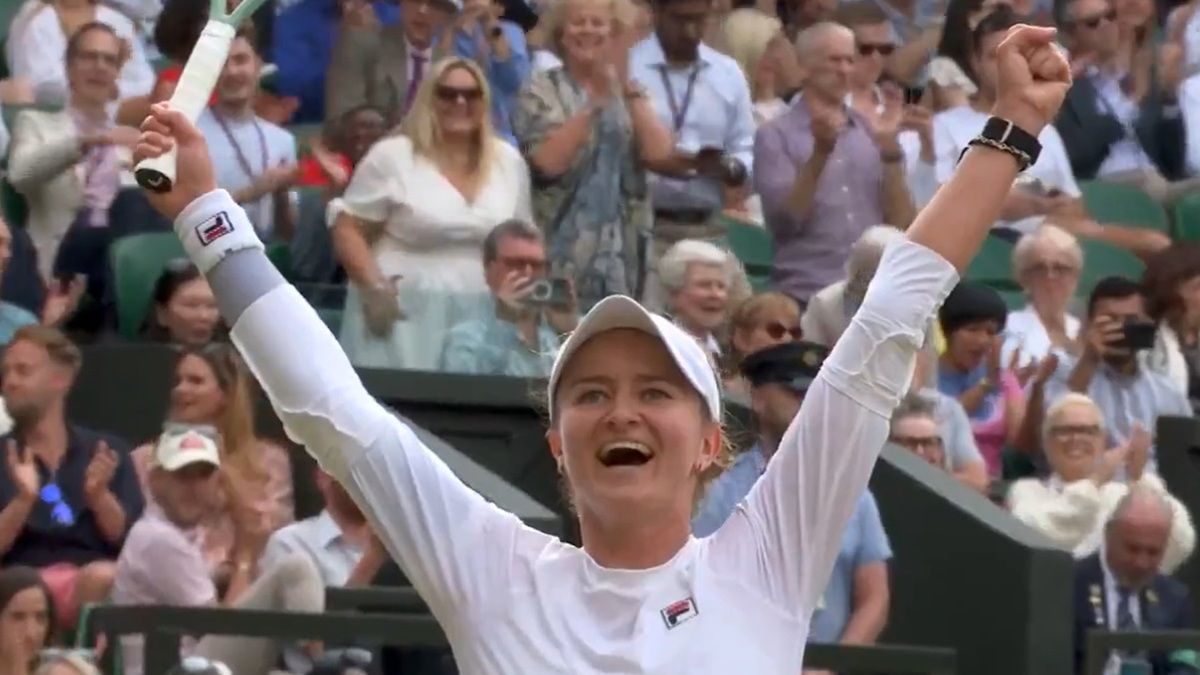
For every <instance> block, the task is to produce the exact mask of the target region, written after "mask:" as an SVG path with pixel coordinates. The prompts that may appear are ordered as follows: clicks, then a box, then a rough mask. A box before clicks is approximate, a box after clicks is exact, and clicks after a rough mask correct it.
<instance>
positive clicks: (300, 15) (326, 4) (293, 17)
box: [270, 0, 400, 123]
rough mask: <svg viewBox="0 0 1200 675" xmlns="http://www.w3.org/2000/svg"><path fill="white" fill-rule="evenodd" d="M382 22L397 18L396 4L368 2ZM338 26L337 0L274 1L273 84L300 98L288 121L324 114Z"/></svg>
mask: <svg viewBox="0 0 1200 675" xmlns="http://www.w3.org/2000/svg"><path fill="white" fill-rule="evenodd" d="M372 7H373V8H374V9H375V16H377V17H378V18H379V22H380V23H381V24H382V25H385V26H390V25H391V24H393V23H395V22H396V21H397V20H398V19H399V18H400V7H399V6H397V5H396V4H393V3H391V2H387V0H376V1H375V2H373V3H372ZM340 29H341V12H340V11H339V10H338V2H337V0H282V1H280V2H277V3H276V5H275V23H274V26H273V28H272V32H271V54H270V59H271V62H272V63H274V64H275V66H276V67H277V68H278V69H279V71H278V73H277V74H276V76H275V88H276V90H277V91H278V93H280V94H282V95H284V96H295V97H297V98H299V99H300V107H299V108H297V109H296V114H295V116H293V118H292V120H291V121H292V122H294V123H300V122H319V121H321V119H322V118H323V116H324V115H325V76H326V74H327V72H328V70H329V63H330V59H331V56H332V54H333V45H334V42H336V41H337V36H338V31H339V30H340Z"/></svg>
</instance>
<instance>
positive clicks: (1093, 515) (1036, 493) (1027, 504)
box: [1008, 478, 1102, 551]
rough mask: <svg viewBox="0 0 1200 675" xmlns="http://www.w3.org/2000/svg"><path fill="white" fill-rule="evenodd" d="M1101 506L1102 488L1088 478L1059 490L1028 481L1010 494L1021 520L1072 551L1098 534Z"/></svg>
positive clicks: (1010, 504) (1019, 483) (1011, 508)
mask: <svg viewBox="0 0 1200 675" xmlns="http://www.w3.org/2000/svg"><path fill="white" fill-rule="evenodd" d="M1101 507H1102V503H1101V498H1100V488H1098V487H1097V486H1096V484H1095V483H1094V482H1093V481H1091V480H1086V479H1085V480H1077V481H1075V482H1073V483H1070V484H1068V485H1066V486H1065V487H1063V489H1062V490H1061V491H1055V490H1051V489H1049V488H1048V487H1046V486H1045V485H1044V484H1043V483H1042V482H1041V481H1039V480H1036V479H1033V478H1027V479H1023V480H1019V481H1017V482H1016V483H1014V484H1013V486H1012V488H1010V489H1009V492H1008V509H1009V511H1011V512H1012V514H1013V516H1014V517H1015V518H1016V519H1017V520H1019V521H1021V522H1023V523H1025V524H1026V525H1028V526H1030V527H1032V528H1033V529H1035V530H1037V531H1038V532H1041V533H1042V534H1043V535H1045V536H1046V537H1047V538H1049V539H1050V540H1051V541H1053V542H1054V543H1055V545H1057V546H1059V547H1061V548H1063V549H1066V550H1068V551H1071V550H1074V549H1075V548H1076V547H1077V546H1079V545H1080V543H1081V542H1083V541H1084V540H1085V539H1087V538H1088V536H1090V535H1091V534H1092V533H1093V532H1094V531H1095V529H1096V524H1097V523H1098V522H1100V515H1101Z"/></svg>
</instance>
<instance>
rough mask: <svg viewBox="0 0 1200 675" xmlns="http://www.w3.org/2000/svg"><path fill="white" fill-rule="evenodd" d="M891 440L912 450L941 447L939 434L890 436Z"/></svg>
mask: <svg viewBox="0 0 1200 675" xmlns="http://www.w3.org/2000/svg"><path fill="white" fill-rule="evenodd" d="M892 442H893V443H895V444H897V445H901V446H903V447H905V448H908V449H909V450H912V451H913V452H922V451H925V450H941V449H942V438H941V437H940V436H892Z"/></svg>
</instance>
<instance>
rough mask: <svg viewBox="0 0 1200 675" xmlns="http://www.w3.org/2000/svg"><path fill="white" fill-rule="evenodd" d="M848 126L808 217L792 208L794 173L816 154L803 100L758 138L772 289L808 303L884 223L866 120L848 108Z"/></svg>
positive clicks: (757, 176)
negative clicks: (770, 246) (772, 254)
mask: <svg viewBox="0 0 1200 675" xmlns="http://www.w3.org/2000/svg"><path fill="white" fill-rule="evenodd" d="M849 115H850V123H849V124H847V125H846V127H845V128H844V129H843V130H842V134H841V136H839V137H838V142H837V145H836V146H835V147H834V150H833V154H832V155H831V156H830V157H829V161H827V162H826V163H825V168H824V170H823V171H822V172H821V178H820V180H819V182H818V183H817V193H816V200H815V203H814V204H813V206H812V208H811V209H810V210H809V212H808V213H798V212H795V211H792V210H791V209H789V208H788V207H787V198H788V194H790V193H791V191H792V185H793V184H794V183H795V182H796V171H797V170H798V169H799V167H801V166H802V165H803V164H804V163H805V162H807V161H808V159H809V157H811V156H812V150H813V139H812V133H811V132H810V131H809V129H810V128H811V127H810V124H811V117H810V115H809V110H808V106H807V105H805V103H804V98H803V97H800V98H798V99H797V100H796V102H795V103H793V104H792V107H791V108H790V109H789V110H788V111H787V112H785V113H783V114H782V115H780V116H778V117H776V118H775V119H773V120H771V121H770V122H767V123H766V124H764V125H762V126H760V127H759V128H758V133H756V134H755V136H754V187H755V189H756V191H757V192H758V194H759V196H760V198H761V199H762V206H763V215H764V216H765V218H766V222H767V229H768V230H769V231H770V232H771V238H772V240H773V241H774V246H775V259H774V265H773V269H774V271H773V272H772V278H771V281H772V284H773V285H774V287H775V288H776V289H778V290H780V291H783V292H784V293H787V294H788V295H790V296H792V297H793V298H796V299H797V300H799V301H801V302H803V303H807V302H808V299H809V298H810V297H811V296H812V295H813V294H814V293H816V292H817V291H819V290H821V289H822V288H824V287H825V286H828V285H829V284H831V283H834V282H835V281H838V280H839V279H842V278H843V277H845V275H846V258H847V257H848V256H849V255H850V245H851V244H853V243H854V242H855V241H857V240H858V238H859V236H861V235H862V233H863V232H864V231H866V229H867V228H869V227H871V226H873V225H879V224H881V223H882V222H883V209H882V203H881V201H880V198H879V193H880V188H881V187H882V185H883V164H882V162H880V159H879V148H878V146H877V145H876V144H875V139H874V138H873V137H872V136H871V132H870V127H869V126H868V125H867V121H866V119H865V118H863V117H862V116H861V115H859V114H858V113H857V112H855V111H853V110H851V111H849Z"/></svg>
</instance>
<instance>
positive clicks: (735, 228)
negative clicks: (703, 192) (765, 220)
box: [724, 218, 773, 293]
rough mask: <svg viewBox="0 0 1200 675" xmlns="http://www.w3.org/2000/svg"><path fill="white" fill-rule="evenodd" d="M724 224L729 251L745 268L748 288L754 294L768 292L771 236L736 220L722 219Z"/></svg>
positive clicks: (756, 227)
mask: <svg viewBox="0 0 1200 675" xmlns="http://www.w3.org/2000/svg"><path fill="white" fill-rule="evenodd" d="M724 223H725V225H726V227H727V231H728V235H727V237H728V241H729V250H731V251H733V254H734V255H736V256H737V258H738V260H741V261H742V265H743V266H745V268H746V275H747V276H748V277H749V278H750V286H751V287H752V288H754V291H755V292H756V293H757V292H761V291H765V290H768V287H769V285H770V279H771V258H772V255H773V250H772V246H771V235H770V234H768V233H767V231H766V230H765V229H763V228H762V227H760V226H758V225H752V224H750V223H745V222H742V221H740V220H737V219H736V218H724Z"/></svg>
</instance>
